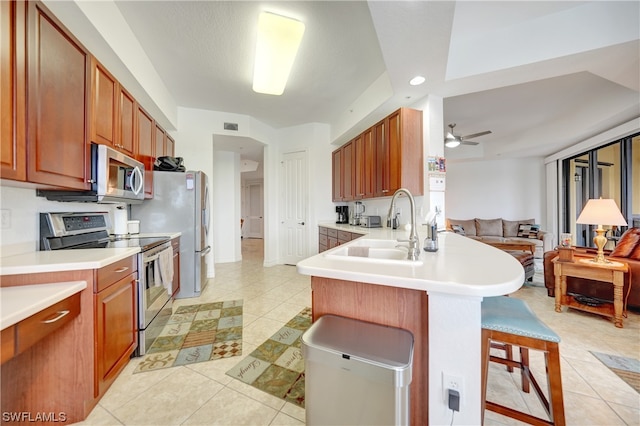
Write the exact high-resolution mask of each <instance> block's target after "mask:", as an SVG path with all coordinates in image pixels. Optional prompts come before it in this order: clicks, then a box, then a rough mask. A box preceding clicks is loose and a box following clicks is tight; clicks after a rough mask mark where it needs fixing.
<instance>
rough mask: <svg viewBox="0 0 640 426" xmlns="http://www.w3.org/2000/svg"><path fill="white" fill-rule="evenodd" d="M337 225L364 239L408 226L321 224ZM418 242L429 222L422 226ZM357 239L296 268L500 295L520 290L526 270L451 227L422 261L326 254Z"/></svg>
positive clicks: (404, 234) (394, 234) (390, 235)
mask: <svg viewBox="0 0 640 426" xmlns="http://www.w3.org/2000/svg"><path fill="white" fill-rule="evenodd" d="M319 226H326V227H330V228H335V229H342V230H345V231H350V232H358V233H362V234H366V235H367V237H366V238H375V239H394V240H397V239H407V238H408V236H409V232H408V231H406V230H404V229H402V230H401V229H398V230H392V229H390V228H386V227H383V228H362V227H356V226H349V225H342V224H335V223H320V224H319ZM418 235H419V237H420V247H421V248H422V246H423V244H424V238H425V237H426V235H427V229H426V226H425V227H422V229H418ZM349 244H353V243H346V244H343V245H341V246H338V247H335V248H333V249H331V250H327V251H325V252H322V253H320V254H317V255H315V256H312V257H309V258H307V259H305V260H303V261H301V262H299V263H298V264H297V269H298V272H299V273H301V274H304V275H312V276H318V277H325V278H333V279H340V280H347V281H359V282H366V283H371V284H381V285H388V286H392V287H402V288H409V289H414V290H424V291H427V292H439V293H444V294H452V295H458V296H499V295H503V294H508V293H511V292H513V291H516V290H517V289H519V288H520V287H521V286H522V283H523V282H524V270H523V268H522V265H521V264H520V262H518V261H517V260H516V259H515V258H514V257H513V256H511V255H510V254H508V253H506V252H504V251H502V250H499V249H496V248H495V247H492V246H490V245H487V244H484V243H481V242H479V241H475V240H473V239H471V238H466V237H464V236H461V235H457V234H454V233H452V232H441V233H439V234H438V247H439V249H438V251H437V252H435V253H430V252H425V251H424V250H421V252H420V253H421V254H420V260H422V265H417V266H402V267H398V266H395V267H394V266H393V265H391V264H389V263H370V262H357V261H353V260H343V259H335V257H334V258H330V257H327V256H326V255H327V254H329V253H331V252H333V251H336V250H340V249H341V248H344V247H345V246H348V245H349Z"/></svg>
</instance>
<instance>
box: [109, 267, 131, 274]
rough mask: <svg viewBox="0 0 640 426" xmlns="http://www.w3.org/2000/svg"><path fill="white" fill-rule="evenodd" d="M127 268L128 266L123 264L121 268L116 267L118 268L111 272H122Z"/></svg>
mask: <svg viewBox="0 0 640 426" xmlns="http://www.w3.org/2000/svg"><path fill="white" fill-rule="evenodd" d="M127 269H129V267H128V266H123V267H122V268H118V269H116V270H115V271H113V272H115V273H118V274H119V273H120V272H124V271H126V270H127Z"/></svg>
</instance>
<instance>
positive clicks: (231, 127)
mask: <svg viewBox="0 0 640 426" xmlns="http://www.w3.org/2000/svg"><path fill="white" fill-rule="evenodd" d="M224 129H225V130H235V131H236V132H237V131H238V123H224Z"/></svg>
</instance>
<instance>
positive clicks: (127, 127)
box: [118, 86, 137, 158]
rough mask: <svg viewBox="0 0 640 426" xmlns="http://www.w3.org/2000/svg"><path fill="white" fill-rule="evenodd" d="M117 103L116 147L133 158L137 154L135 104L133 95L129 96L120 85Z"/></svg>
mask: <svg viewBox="0 0 640 426" xmlns="http://www.w3.org/2000/svg"><path fill="white" fill-rule="evenodd" d="M118 105H119V107H120V111H119V117H120V122H119V125H118V131H119V136H120V138H119V141H120V142H119V143H118V145H119V146H118V149H119V150H120V152H122V153H124V154H126V155H128V156H129V157H134V158H135V156H136V154H137V152H136V134H135V130H136V128H135V123H136V114H137V107H136V105H137V104H136V100H135V99H134V98H133V96H131V95H130V94H129V92H127V91H126V90H125V89H124V88H123V87H122V86H119V89H118Z"/></svg>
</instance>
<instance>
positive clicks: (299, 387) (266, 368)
mask: <svg viewBox="0 0 640 426" xmlns="http://www.w3.org/2000/svg"><path fill="white" fill-rule="evenodd" d="M310 326H311V308H305V309H303V310H302V311H301V312H300V313H299V314H298V315H296V316H295V317H293V318H292V319H291V321H289V322H288V323H287V324H286V325H285V326H284V327H282V328H281V329H280V330H279V331H278V332H277V333H276V334H274V335H273V336H271V337H270V338H269V339H268V340H267V341H266V342H264V343H263V344H261V345H260V346H258V348H257V349H256V350H255V351H253V352H251V353H250V354H249V355H248V356H247V357H246V358H245V359H243V360H242V361H240V363H239V364H238V365H236V366H235V367H233V368H232V369H231V370H229V371H227V375H229V376H231V377H233V378H235V379H238V380H240V381H242V382H244V383H247V384H249V385H251V386H253V387H255V388H258V389H260V390H262V391H264V392H267V393H269V394H271V395H274V396H276V397H278V398H281V399H284V400H285V401H288V402H291V403H293V404H296V405H298V406H300V407H303V408H304V360H303V359H302V351H301V349H300V347H301V342H300V336H302V333H304V332H305V330H307V329H308V328H309V327H310Z"/></svg>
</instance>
